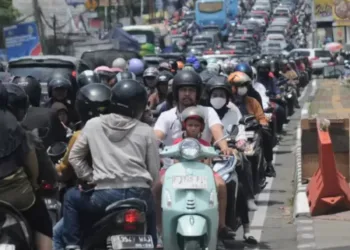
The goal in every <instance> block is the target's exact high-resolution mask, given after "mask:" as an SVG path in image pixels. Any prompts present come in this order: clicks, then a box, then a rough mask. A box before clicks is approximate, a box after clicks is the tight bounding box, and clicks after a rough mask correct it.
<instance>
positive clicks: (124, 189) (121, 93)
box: [63, 80, 160, 249]
mask: <svg viewBox="0 0 350 250" xmlns="http://www.w3.org/2000/svg"><path fill="white" fill-rule="evenodd" d="M146 105H147V93H146V89H145V88H144V87H143V86H142V85H141V84H140V83H138V82H137V81H134V80H123V81H121V82H118V83H117V84H116V85H115V86H114V87H113V88H112V96H111V112H112V113H111V114H108V115H103V116H100V117H96V118H93V119H91V120H89V121H88V122H87V123H86V125H85V127H84V128H83V130H82V132H81V134H80V136H79V137H78V139H77V141H76V142H75V143H74V146H73V148H72V150H71V153H70V155H69V162H70V164H71V165H72V166H73V168H74V170H75V172H76V174H77V176H78V178H79V179H82V180H85V181H87V182H88V183H93V184H94V185H95V187H94V188H93V189H91V190H88V191H87V190H85V191H81V190H79V189H78V188H75V189H71V190H69V191H68V192H67V193H66V195H65V199H64V208H63V215H64V231H63V237H64V240H65V242H66V245H67V247H72V246H76V247H77V248H78V247H79V246H81V244H82V241H81V231H82V230H81V229H85V228H87V227H86V226H84V228H81V225H80V224H79V222H80V221H81V219H82V214H84V218H83V219H84V223H85V222H86V220H89V222H91V223H93V222H94V221H93V220H92V219H91V218H92V217H95V215H96V218H94V220H96V219H100V218H102V217H103V215H104V213H105V212H104V211H105V208H106V207H107V206H108V205H110V204H112V203H114V202H116V201H118V200H124V199H128V198H138V199H142V200H144V201H146V203H147V205H148V214H147V219H148V233H149V234H151V235H152V236H153V239H154V241H156V227H155V214H154V201H153V196H152V192H151V187H152V185H153V182H155V181H156V180H157V179H158V171H159V168H160V159H159V150H158V144H157V140H156V138H155V136H154V133H153V130H152V128H151V127H150V126H148V125H147V124H145V123H142V122H140V121H139V119H140V118H141V116H142V114H143V112H144V110H145V108H146ZM89 152H90V153H91V156H92V159H93V163H92V167H91V166H89V164H88V163H87V161H86V156H87V154H88V153H89ZM87 216H89V217H87ZM155 244H156V243H155ZM78 249H79V248H78Z"/></svg>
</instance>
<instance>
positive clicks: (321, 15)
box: [314, 0, 333, 22]
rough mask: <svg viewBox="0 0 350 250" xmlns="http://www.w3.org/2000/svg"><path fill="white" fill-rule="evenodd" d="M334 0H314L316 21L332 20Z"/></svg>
mask: <svg viewBox="0 0 350 250" xmlns="http://www.w3.org/2000/svg"><path fill="white" fill-rule="evenodd" d="M332 6H333V0H314V17H315V22H327V21H332V20H333V16H332Z"/></svg>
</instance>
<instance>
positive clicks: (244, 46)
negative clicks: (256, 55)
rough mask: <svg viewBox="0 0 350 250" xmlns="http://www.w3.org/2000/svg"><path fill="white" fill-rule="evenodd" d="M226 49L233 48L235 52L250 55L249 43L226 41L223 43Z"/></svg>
mask: <svg viewBox="0 0 350 250" xmlns="http://www.w3.org/2000/svg"><path fill="white" fill-rule="evenodd" d="M223 49H226V50H234V51H235V53H236V54H242V53H243V54H246V55H250V54H251V53H252V49H251V45H250V43H228V44H225V45H224V48H223Z"/></svg>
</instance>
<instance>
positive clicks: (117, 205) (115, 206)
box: [105, 198, 147, 213]
mask: <svg viewBox="0 0 350 250" xmlns="http://www.w3.org/2000/svg"><path fill="white" fill-rule="evenodd" d="M127 208H136V209H138V210H140V211H144V212H146V211H147V204H146V202H145V201H143V200H140V199H136V198H130V199H126V200H121V201H116V202H114V203H112V204H111V205H109V206H108V207H106V210H105V211H106V213H110V212H112V211H115V210H120V209H127Z"/></svg>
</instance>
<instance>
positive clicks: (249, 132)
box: [245, 131, 254, 138]
mask: <svg viewBox="0 0 350 250" xmlns="http://www.w3.org/2000/svg"><path fill="white" fill-rule="evenodd" d="M245 135H246V137H247V138H254V131H246V132H245Z"/></svg>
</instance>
